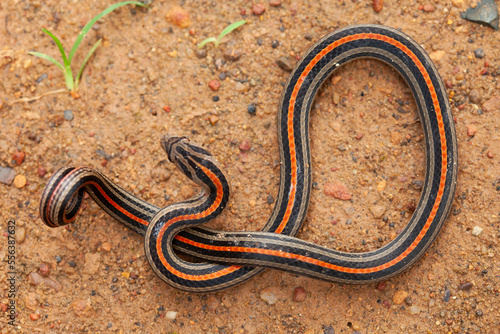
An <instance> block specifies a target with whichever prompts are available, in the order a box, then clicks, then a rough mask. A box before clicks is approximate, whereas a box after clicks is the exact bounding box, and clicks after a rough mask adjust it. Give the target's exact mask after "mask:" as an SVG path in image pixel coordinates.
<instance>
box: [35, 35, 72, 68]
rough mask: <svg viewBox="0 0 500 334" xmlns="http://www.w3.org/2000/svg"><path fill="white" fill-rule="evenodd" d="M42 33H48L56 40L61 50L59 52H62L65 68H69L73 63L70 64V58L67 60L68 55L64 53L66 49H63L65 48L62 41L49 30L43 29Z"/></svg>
mask: <svg viewBox="0 0 500 334" xmlns="http://www.w3.org/2000/svg"><path fill="white" fill-rule="evenodd" d="M42 31H43V32H44V33H46V34H47V35H49V36H50V37H51V38H52V39H53V40H54V42H55V43H56V45H57V47H58V48H59V52H61V56H62V59H63V63H64V66H68V65H69V64H71V61H70V62H68V58H66V53H65V52H64V48H63V46H62V44H61V41H60V40H59V39H58V38H57V37H56V36H55V35H54V34H53V33H51V32H50V31H48V30H47V29H44V28H42Z"/></svg>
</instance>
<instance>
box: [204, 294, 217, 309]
mask: <svg viewBox="0 0 500 334" xmlns="http://www.w3.org/2000/svg"><path fill="white" fill-rule="evenodd" d="M219 305H220V301H219V299H217V298H215V297H214V296H209V297H208V298H207V307H208V309H209V310H211V311H215V310H216V309H217V308H218V307H219Z"/></svg>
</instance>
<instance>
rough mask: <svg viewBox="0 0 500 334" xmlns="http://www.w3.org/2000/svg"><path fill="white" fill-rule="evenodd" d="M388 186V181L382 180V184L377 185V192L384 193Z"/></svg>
mask: <svg viewBox="0 0 500 334" xmlns="http://www.w3.org/2000/svg"><path fill="white" fill-rule="evenodd" d="M386 186H387V181H386V180H382V181H380V182H379V183H378V184H377V191H378V192H382V191H384V190H385V187H386Z"/></svg>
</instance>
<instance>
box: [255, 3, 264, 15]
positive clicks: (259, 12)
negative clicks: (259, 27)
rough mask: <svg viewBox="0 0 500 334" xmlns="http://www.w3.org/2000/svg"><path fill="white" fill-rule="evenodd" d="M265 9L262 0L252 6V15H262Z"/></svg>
mask: <svg viewBox="0 0 500 334" xmlns="http://www.w3.org/2000/svg"><path fill="white" fill-rule="evenodd" d="M265 11H266V7H265V6H264V4H263V3H262V2H259V3H256V4H254V5H253V6H252V13H253V15H262V14H264V12H265Z"/></svg>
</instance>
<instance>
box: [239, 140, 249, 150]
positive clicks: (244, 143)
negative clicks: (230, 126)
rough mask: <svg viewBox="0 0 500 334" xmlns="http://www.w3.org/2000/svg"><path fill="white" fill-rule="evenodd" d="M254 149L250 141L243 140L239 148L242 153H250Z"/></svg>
mask: <svg viewBox="0 0 500 334" xmlns="http://www.w3.org/2000/svg"><path fill="white" fill-rule="evenodd" d="M251 148H252V146H251V144H250V141H249V140H246V139H245V140H242V141H241V144H240V146H239V149H240V151H241V152H248V151H250V149H251Z"/></svg>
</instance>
